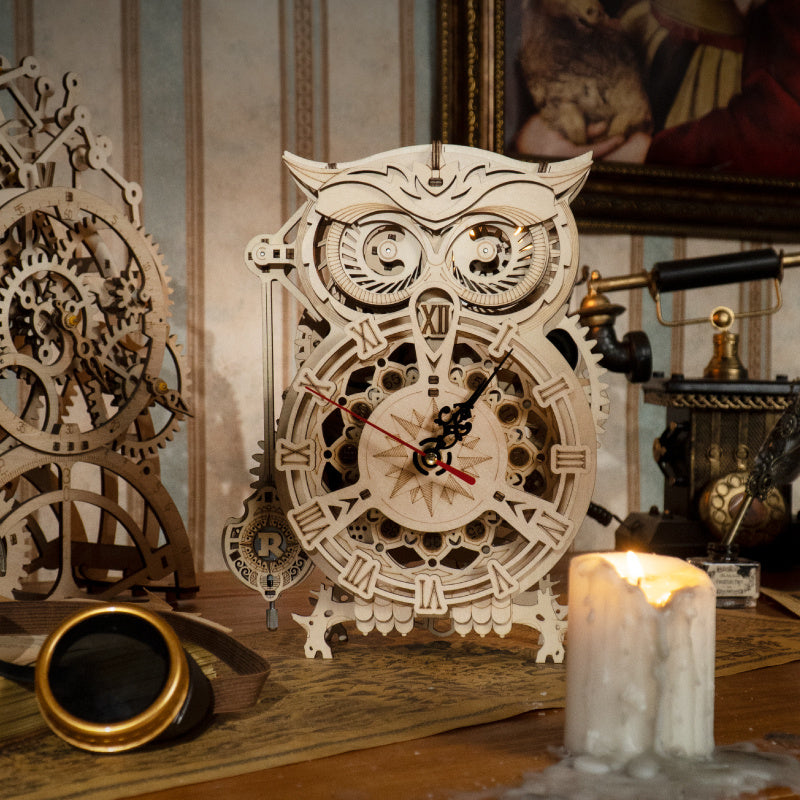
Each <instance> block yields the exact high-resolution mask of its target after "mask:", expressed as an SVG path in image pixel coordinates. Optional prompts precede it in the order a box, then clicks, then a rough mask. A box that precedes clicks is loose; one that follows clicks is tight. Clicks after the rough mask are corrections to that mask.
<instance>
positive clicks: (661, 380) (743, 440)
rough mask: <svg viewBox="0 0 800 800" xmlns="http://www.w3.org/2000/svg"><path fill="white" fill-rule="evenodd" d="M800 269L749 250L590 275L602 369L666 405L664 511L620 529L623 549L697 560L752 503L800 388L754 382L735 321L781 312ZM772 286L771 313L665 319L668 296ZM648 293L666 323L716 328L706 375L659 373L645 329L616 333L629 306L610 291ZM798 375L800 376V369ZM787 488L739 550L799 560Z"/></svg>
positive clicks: (790, 258) (588, 314)
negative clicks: (757, 475)
mask: <svg viewBox="0 0 800 800" xmlns="http://www.w3.org/2000/svg"><path fill="white" fill-rule="evenodd" d="M794 266H800V254H795V255H784V254H782V253H778V252H776V251H775V250H773V249H770V248H766V249H760V250H753V251H749V252H739V253H733V254H726V255H719V256H712V257H704V258H695V259H688V260H680V261H667V262H660V263H657V264H655V265H654V267H653V269H652V270H650V271H649V272H643V273H638V274H634V275H626V276H621V277H612V278H602V277H601V276H600V275H599V274H598V273H597V272H592V273H591V274H588V275H587V280H586V286H587V294H586V296H585V297H584V299H583V301H582V303H581V306H580V308H579V310H578V311H577V312H576V313H577V315H578V317H579V319H580V321H581V323H582V324H583V325H584V326H586V327H587V328H588V330H589V335H590V336H591V337H592V338H593V339H595V340H596V342H597V349H598V351H599V352H601V353H602V356H603V357H602V360H601V364H602V365H603V366H604V367H606V368H607V369H609V370H611V371H614V372H621V373H624V374H625V375H626V376H627V378H628V380H629V381H631V382H635V383H643V384H644V387H643V388H644V400H645V402H648V403H654V404H656V405H660V406H664V407H665V408H666V428H665V429H664V431H663V433H662V434H661V435H660V436H659V437H658V438H657V439H656V440H655V443H654V447H653V455H654V458H655V460H656V462H657V464H658V466H659V468H660V469H661V472H662V473H663V475H664V479H665V480H664V508H663V510H659V509H657V508H653V509H651V510H650V511H643V512H633V513H631V514H629V515H628V517H627V518H626V519H625V520H624V521H623V522H622V524H621V525H620V526H619V528H618V529H617V531H616V546H617V549H634V550H648V551H650V552H656V553H663V554H668V555H676V556H680V557H684V558H685V557H691V556H697V555H701V554H703V553H705V552H706V549H707V547H708V545H709V543H713V542H715V541H723V540H724V539H725V537H726V533H727V532H728V531H729V530H730V528H731V526H732V523H733V520H734V518H735V517H736V514H737V509H738V507H739V506H740V505H741V503H742V501H743V500H744V497H745V486H746V482H747V478H748V474H749V470H751V469H752V466H753V462H754V459H755V456H756V453H757V452H758V450H759V448H760V447H761V445H762V443H763V442H764V441H765V439H766V437H767V436H768V434H769V433H770V431H771V430H772V428H773V426H774V425H775V424H776V422H777V421H778V419H779V418H780V417H781V415H782V414H783V412H784V410H785V409H786V408H788V407H789V405H790V403H791V402H792V398H793V396H794V395H796V393H797V392H798V391H799V390H800V387H799V386H798V384H797V383H794V382H791V381H790V380H789V378H788V377H787V376H777V377H776V378H775V379H774V380H750V379H749V378H748V374H747V369H746V368H745V366H744V365H743V364H742V362H741V361H740V359H739V355H738V334H735V333H733V332H732V331H731V330H730V328H731V325H732V324H733V321H734V319H736V318H739V319H741V318H744V317H752V316H758V315H765V314H772V313H775V312H776V311H778V309H779V308H780V307H781V303H782V298H781V281H782V278H783V273H784V270H785V269H786V268H788V267H794ZM753 280H771V281H772V282H773V285H774V293H775V298H774V303H773V305H772V306H770V307H768V308H764V309H758V310H754V311H747V312H742V313H735V312H734V311H732V310H731V309H730V308H727V307H724V306H719V307H717V308H715V309H714V310H713V311H712V312H711V313H710V315H709V316H708V317H705V318H702V319H685V320H677V321H672V320H665V319H664V318H663V316H662V307H661V296H662V295H663V294H665V293H668V292H675V291H678V290H685V289H694V288H700V287H710V286H720V285H723V284H731V283H740V282H745V281H753ZM636 288H647V289H648V290H649V292H650V294H651V295H652V297H653V299H654V301H655V307H656V315H657V317H658V320H659V322H660V323H662V324H664V325H669V326H676V325H689V324H694V323H699V322H709V321H710V322H711V324H712V326H713V327H714V329H715V333H714V334H713V353H712V356H711V359H710V361H709V363H708V366H707V367H706V369H705V372H704V375H703V376H702V377H699V378H686V377H684V376H683V375H677V374H673V375H671V376H670V377H665V376H663V375H660V374H655V375H654V374H652V352H651V348H650V342H649V340H648V338H647V336H646V334H645V333H643V332H642V331H632V332H630V333H627V334H625V336H624V337H623V338H622V340H619V339H618V338H617V334H616V332H615V330H614V322H615V320H616V318H617V317H618V316H619V314H621V313H622V312H623V311H624V310H625V309H624V307H622V306H620V305H616V304H613V303H611V302H610V300H609V299H608V297H607V296H606V293H610V292H613V291H619V290H624V289H627V290H630V289H636ZM798 372H799V373H800V370H799V371H798ZM790 491H791V489H790V485H785V486H776V487H774V488H773V489H772V490H771V491H770V492H769V493H768V494H767V496H766V497H765V498H764V499H763V500H761V499H757V500H755V501H754V502H752V503H751V504H750V505H749V507H748V510H747V514H746V515H745V516H744V517H743V520H742V522H741V525H740V527H739V530H738V535H737V536H738V543H739V546H740V547H741V548H742V550H745V551H746V550H750V551H753V552H754V553H756V554H757V555H758V557H759V558H761V559H763V560H766V558H769V557H770V555H772V557H775V558H785V557H786V549H787V548H789V549H791V550H793V551H797V553H794V552H793V553H792V555H793V556H794V557H796V556H797V555H798V554H800V544H799V542H800V537H798V536H797V535H794V534H796V533H797V532H798V530H797V529H798V528H800V523H798V521H797V520H792V519H791V494H790Z"/></svg>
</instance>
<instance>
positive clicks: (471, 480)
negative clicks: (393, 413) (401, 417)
mask: <svg viewBox="0 0 800 800" xmlns="http://www.w3.org/2000/svg"><path fill="white" fill-rule="evenodd" d="M303 388H305V389H308V391H309V392H311V394H315V395H316V396H317V397H319V398H321V399H322V400H325V402H327V403H330V404H331V405H332V406H336V408H338V409H341V410H342V411H344V412H346V413H347V414H349V415H350V416H351V417H355V418H356V419H357V420H358V421H359V422H363V423H364V424H365V425H369V426H370V427H371V428H375V430H376V431H380V432H381V433H382V434H383V435H384V436H388V437H389V438H390V439H394V441H396V442H397V443H398V444H402V445H403V446H404V447H407V448H408V449H409V450H413V451H414V452H415V453H417V454H418V455H421V456H425V458H430V456H431V455H432V454H431V453H426V452H425V451H424V450H422V449H421V448H419V447H417V446H416V445H414V444H410V443H409V442H406V441H405V440H403V439H401V438H400V437H399V436H395V435H394V434H393V433H389V431H387V430H384V429H383V428H381V427H380V425H376V424H375V423H374V422H370V421H369V420H368V419H364V417H362V416H359V415H358V414H356V412H355V411H352V410H351V409H349V408H348V407H347V406H343V405H341V404H340V403H337V402H336V401H335V400H331V398H330V397H325V395H324V394H322V393H321V392H318V391H317V390H316V389H312V388H311V387H310V386H304V387H303ZM434 464H436V466H437V467H441V468H442V469H444V470H447V471H448V472H449V473H451V474H453V475H455V476H456V478H461V480H462V481H464V483H468V484H469V485H470V486H474V485H475V478H473V477H472V475H468V474H467V473H466V472H462V471H461V470H460V469H458V468H457V467H454V466H452V465H451V464H445V462H444V461H442V460H441V459H438V458H437V459H434Z"/></svg>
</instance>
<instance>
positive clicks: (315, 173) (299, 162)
mask: <svg viewBox="0 0 800 800" xmlns="http://www.w3.org/2000/svg"><path fill="white" fill-rule="evenodd" d="M283 163H284V164H286V166H287V167H288V169H289V172H291V173H292V177H293V178H294V179H295V181H296V182H297V184H298V185H299V186H300V187H301V188H302V189H304V190H305V191H306V192H308V193H309V194H312V195H314V196H316V195H318V194H319V190H320V188H321V187H322V186H323V185H324V184H325V183H327V182H328V181H329V180H330V179H331V178H332V177H334V176H335V175H338V174H339V173H340V172H342V168H341V167H338V166H336V165H335V164H326V163H324V162H322V161H311V160H310V159H308V158H302V157H301V156H296V155H294V153H290V152H288V151H286V152H284V154H283Z"/></svg>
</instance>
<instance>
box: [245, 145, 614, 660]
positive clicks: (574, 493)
mask: <svg viewBox="0 0 800 800" xmlns="http://www.w3.org/2000/svg"><path fill="white" fill-rule="evenodd" d="M285 160H286V163H287V165H288V166H289V168H290V170H291V171H292V174H293V175H294V177H295V179H296V180H297V182H298V183H299V184H300V185H301V187H302V188H303V190H304V191H305V192H306V194H307V196H308V198H309V199H308V202H307V203H306V205H305V207H304V208H302V209H300V210H299V211H298V212H297V213H296V214H295V215H294V216H293V217H292V218H291V219H290V220H289V222H287V224H286V225H285V226H284V228H283V229H282V231H281V232H279V233H278V234H275V235H272V236H263V237H256V239H254V240H253V242H251V245H250V247H249V248H248V263H249V264H250V266H251V268H253V269H254V270H262V271H271V272H273V273H275V274H276V275H278V274H280V275H281V276H282V277H281V278H280V280H281V283H282V284H283V285H284V286H285V288H286V289H287V290H289V291H290V292H291V293H292V294H294V295H295V296H296V297H298V298H299V299H303V300H304V301H305V302H304V305H305V307H306V309H307V314H309V315H312V317H313V319H311V320H310V321H308V320H307V321H306V322H305V323H304V328H305V331H304V334H303V337H302V339H301V341H302V343H303V347H302V358H301V359H300V362H299V363H300V366H299V369H298V373H297V375H296V376H295V378H294V380H293V381H292V383H291V385H290V387H289V388H288V390H287V392H286V394H285V399H284V405H283V409H282V412H281V415H280V419H279V422H278V431H277V439H276V442H275V469H276V472H275V479H276V485H277V489H278V494H279V497H280V501H281V505H282V506H283V508H284V510H285V512H286V516H287V518H288V521H289V523H290V525H291V528H292V530H293V532H294V534H295V535H296V536H297V538H298V540H299V542H300V544H301V545H302V547H303V549H304V550H305V551H306V552H307V553H308V554H309V555H310V556H311V558H312V559H313V561H314V563H315V564H317V565H318V566H319V567H320V568H321V569H322V570H323V572H325V574H326V575H327V576H328V577H329V578H330V579H331V580H332V581H334V583H335V584H336V585H337V586H338V587H340V588H341V589H342V590H344V591H345V592H347V593H348V594H349V595H350V596H351V597H352V598H353V599H352V611H350V610H348V611H347V613H346V614H345V612H344V610H342V612H341V614H343V615H345V616H348V615H350V616H348V618H350V617H351V616H352V618H354V619H355V622H356V625H357V627H358V628H359V630H361V631H362V632H365V633H366V632H368V631H369V630H373V629H376V628H377V629H378V630H380V631H381V632H382V633H387V632H389V631H390V630H398V631H400V632H403V631H407V630H408V626H409V625H410V624H413V621H414V619H415V618H416V619H417V620H434V621H435V620H440V621H447V620H449V621H450V623H451V625H452V627H453V629H454V630H456V631H457V632H459V633H462V634H464V633H468V632H471V631H475V632H478V633H481V634H483V633H487V632H489V631H490V630H495V631H496V632H498V633H501V634H504V633H507V632H508V630H509V629H510V625H511V623H512V621H513V619H514V613H513V605H514V599H515V598H516V597H517V596H519V595H520V594H521V593H522V592H524V591H525V590H526V589H529V588H531V587H533V586H535V585H536V583H537V581H539V580H540V579H542V578H543V577H544V576H545V575H546V574H547V572H548V570H549V569H550V568H551V567H552V566H553V565H554V564H555V563H556V562H557V561H558V560H559V559H560V558H561V557H562V556H563V555H564V553H565V552H566V550H567V548H568V547H569V544H570V543H571V541H572V539H573V538H574V536H575V534H576V533H577V529H578V526H579V525H580V522H581V520H582V519H583V516H584V514H585V511H586V509H587V507H588V504H589V500H590V497H591V492H592V488H593V485H594V476H595V464H596V447H597V436H598V434H599V433H600V431H601V429H602V424H603V422H604V419H605V416H606V415H607V405H608V402H607V400H608V398H607V394H606V391H605V389H606V387H605V386H604V384H602V383H601V381H600V374H601V370H600V368H599V366H598V359H597V357H596V356H595V355H594V354H593V353H592V350H591V345H590V344H588V343H587V342H586V340H585V338H584V336H583V333H582V332H581V331H580V330H579V328H578V326H577V325H575V324H574V323H573V321H572V320H570V319H568V318H566V317H565V316H564V313H565V309H566V303H567V300H568V298H569V295H570V292H571V290H572V286H573V284H574V281H575V277H576V273H577V231H576V228H575V224H574V220H573V218H572V215H571V213H570V210H569V202H570V200H571V199H572V197H573V196H574V195H575V194H576V193H577V191H578V190H579V189H580V186H581V185H582V183H583V181H584V180H585V177H586V175H587V172H588V168H589V164H590V159H589V157H588V156H586V157H580V158H577V159H573V160H571V161H566V162H561V163H556V164H549V165H544V164H533V163H522V162H518V161H514V160H512V159H509V158H506V157H504V156H499V155H497V154H494V153H488V152H484V151H480V150H475V149H470V148H465V147H457V146H446V147H444V148H442V150H439V149H438V148H437V146H434V147H433V148H432V149H431V148H427V147H411V148H404V149H401V150H395V151H391V152H389V153H383V154H379V155H376V156H373V157H370V158H367V159H362V160H360V161H356V162H351V163H348V164H340V165H326V164H318V163H315V162H311V161H307V160H304V159H299V158H297V157H295V156H291V155H288V154H287V155H286V156H285ZM556 328H558V329H559V331H560V334H559V335H557V336H554V335H553V334H552V331H553V330H554V329H556ZM310 333H313V336H312V335H310ZM563 337H566V338H567V339H568V340H569V342H570V343H571V346H570V347H569V348H566V349H565V348H563V347H562V346H561V345H560V344H559V338H561V339H562V340H563ZM566 350H568V351H569V358H570V359H571V362H570V361H568V360H567V355H565V353H566ZM503 358H505V359H506V360H505V362H504V363H503V364H502V366H501V367H499V368H498V366H497V365H498V364H499V363H500V362H501V360H502V359H503ZM495 373H496V374H495ZM487 381H488V385H486V386H485V387H484V384H486V383H487ZM479 387H483V391H482V392H480V393H479V396H478V397H477V399H475V400H474V403H473V404H472V405H471V407H470V408H469V413H468V414H465V416H464V418H463V419H460V427H459V426H451V427H450V428H447V431H448V432H447V433H444V431H445V427H444V421H446V420H447V419H452V414H453V411H454V409H457V408H458V407H459V404H461V405H464V404H465V403H466V402H467V399H468V398H471V397H472V396H473V395H474V393H475V392H476V389H477V388H479ZM310 389H311V390H313V392H312V391H310ZM340 406H341V408H340ZM398 440H400V441H398ZM420 450H421V451H422V452H421V453H420V452H419V451H420ZM415 451H416V452H415ZM437 459H438V462H439V464H437V463H436V460H437ZM441 464H444V465H445V468H444V469H443V468H441V466H440V465H441ZM326 597H327V595H326ZM541 599H542V602H543V603H545V604H549V606H548V607H549V608H551V609H553V610H552V613H549V614H544V615H542V614H533V615H525V614H522V615H518V620H519V621H521V622H523V624H532V625H533V626H534V627H538V628H539V629H540V630H541V628H542V625H543V624H544V625H545V627H547V629H548V631H550V634H551V635H550V638H551V639H552V635H555V636H556V637H561V638H563V627H564V626H563V625H562V624H561V622H560V621H559V624H558V626H555V623H554V622H553V620H556V619H558V615H557V614H556V611H555V610H554V603H555V602H556V601H555V599H554V598H553V597H552V593H550V594H549V595H547V596H545V594H544V593H543V594H542V598H541ZM331 602H332V603H333V604H334V605H335V602H336V601H333V600H331ZM348 602H349V601H348ZM318 605H319V604H318ZM315 615H317V616H319V614H318V611H316V610H315ZM542 620H550V622H547V623H542ZM551 623H552V624H551ZM317 627H319V626H317ZM309 630H310V628H309ZM315 636H317V637H318V636H319V632H318V631H317V633H316V634H315ZM315 641H316V640H315ZM559 641H560V640H559ZM317 644H318V643H317ZM310 650H314V651H315V652H316V651H317V645H316V644H315V645H314V647H311V648H310ZM547 652H549V653H550V654H551V655H552V654H553V653H556V654H558V653H559V652H560V651H559V647H558V646H557V644H556V645H554V644H552V641H551V642H550V643H549V644H548V648H547ZM324 654H325V655H328V653H327V652H325V653H324ZM307 655H313V653H312V652H309V651H308V650H307Z"/></svg>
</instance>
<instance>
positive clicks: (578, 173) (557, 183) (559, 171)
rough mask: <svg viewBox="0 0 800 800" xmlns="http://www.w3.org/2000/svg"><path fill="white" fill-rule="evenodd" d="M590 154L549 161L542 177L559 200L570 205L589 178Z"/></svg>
mask: <svg viewBox="0 0 800 800" xmlns="http://www.w3.org/2000/svg"><path fill="white" fill-rule="evenodd" d="M591 166H592V154H591V153H583V154H581V155H579V156H576V157H575V158H569V159H566V160H565V161H551V162H550V163H549V164H548V168H547V172H544V173H542V177H543V178H544V179H545V180H546V182H547V183H548V184H549V185H550V186H551V187H552V189H553V191H554V192H555V193H556V197H558V199H559V200H561V199H564V200H566V201H567V203H572V201H573V200H574V199H575V197H576V195H577V194H578V192H580V190H581V189H582V188H583V184H584V183H586V179H587V178H588V177H589V170H590V168H591Z"/></svg>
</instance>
